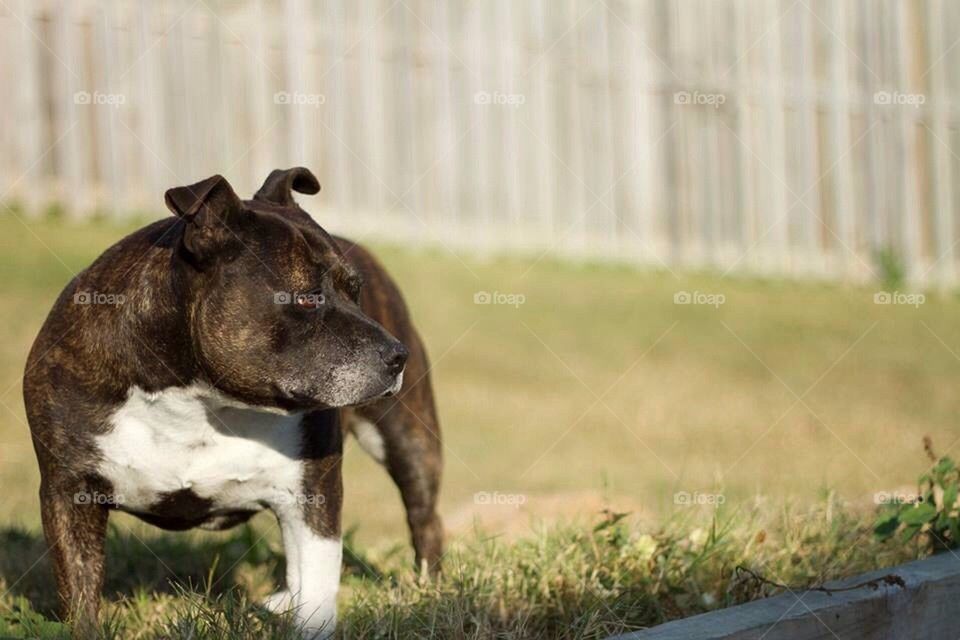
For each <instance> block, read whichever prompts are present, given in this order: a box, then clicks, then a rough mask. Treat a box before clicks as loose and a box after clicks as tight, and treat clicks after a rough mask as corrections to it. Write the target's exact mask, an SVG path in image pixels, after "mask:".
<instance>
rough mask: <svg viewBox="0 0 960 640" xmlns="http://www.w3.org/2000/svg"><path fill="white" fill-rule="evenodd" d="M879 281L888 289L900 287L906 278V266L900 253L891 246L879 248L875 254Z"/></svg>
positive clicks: (893, 289) (894, 289)
mask: <svg viewBox="0 0 960 640" xmlns="http://www.w3.org/2000/svg"><path fill="white" fill-rule="evenodd" d="M875 259H876V262H877V268H878V269H879V273H880V281H881V283H882V285H883V286H884V288H886V289H888V290H890V291H896V290H897V289H900V288H901V287H902V286H903V284H904V283H905V282H906V279H907V268H906V265H904V263H903V259H902V258H901V257H900V254H899V253H897V251H896V250H895V249H893V248H891V247H887V248H884V249H880V250H879V251H877V252H876V254H875Z"/></svg>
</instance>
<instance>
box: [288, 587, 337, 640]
mask: <svg viewBox="0 0 960 640" xmlns="http://www.w3.org/2000/svg"><path fill="white" fill-rule="evenodd" d="M297 619H298V620H299V622H300V623H301V625H302V627H301V629H302V630H303V637H304V638H307V639H309V640H327V638H330V637H332V636H333V631H334V629H335V628H336V626H337V604H336V597H335V596H334V597H332V598H327V599H323V600H319V601H315V602H303V603H300V605H299V607H298V608H297Z"/></svg>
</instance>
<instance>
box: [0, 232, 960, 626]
mask: <svg viewBox="0 0 960 640" xmlns="http://www.w3.org/2000/svg"><path fill="white" fill-rule="evenodd" d="M321 222H323V221H321ZM128 230H129V227H122V226H115V225H113V226H112V225H110V224H106V223H103V224H98V225H83V224H73V223H70V222H68V221H64V220H59V221H51V220H37V221H30V222H29V223H28V225H27V224H23V223H21V222H20V221H19V220H17V219H14V218H13V217H12V216H10V215H9V214H3V215H2V216H0V283H2V284H0V416H2V418H0V487H2V488H3V492H2V495H0V541H2V545H0V549H2V551H0V594H4V592H6V593H5V594H4V595H3V596H2V598H0V611H7V612H9V617H8V619H12V620H15V621H16V622H17V624H16V627H17V633H21V632H22V631H23V630H24V629H25V625H24V624H23V623H25V624H26V625H30V624H34V625H41V626H42V624H43V623H42V622H41V620H47V619H48V617H49V616H50V615H51V614H52V607H53V602H52V599H51V598H52V591H51V587H50V574H49V568H48V567H47V566H46V558H45V557H43V549H44V547H43V545H42V542H41V541H40V540H41V539H40V537H39V510H38V501H37V498H36V495H37V488H38V485H39V479H38V474H37V470H36V462H35V460H34V458H33V452H32V450H31V445H30V442H29V437H28V431H27V427H26V424H25V419H24V414H23V407H22V401H21V399H20V386H19V380H20V376H21V374H22V368H23V362H24V359H25V357H26V353H27V350H28V349H29V346H30V343H31V341H32V339H33V337H34V335H35V334H36V331H37V329H38V327H39V325H40V323H41V322H42V321H43V318H44V316H45V315H46V313H47V311H48V309H49V307H50V304H51V303H52V301H53V299H54V297H55V296H56V295H57V293H58V292H59V290H60V289H61V288H62V286H63V285H64V284H65V283H66V281H67V280H68V279H69V278H70V277H71V276H72V274H73V273H75V272H77V271H79V270H80V269H82V268H83V267H84V266H86V265H87V264H88V263H89V262H90V261H91V260H92V259H93V258H94V257H95V256H96V255H97V254H99V252H100V251H102V250H103V248H105V247H106V246H108V245H109V244H111V243H112V242H114V241H116V240H117V239H118V238H120V237H121V236H122V235H123V234H124V233H125V232H126V231H128ZM377 253H378V255H380V257H381V258H382V260H383V261H384V263H385V264H386V265H387V266H388V268H389V269H390V271H391V272H392V273H393V274H394V276H395V277H396V279H397V280H398V281H399V282H400V284H401V286H402V288H403V290H404V292H405V294H406V296H407V298H408V302H409V304H410V306H411V308H412V311H413V314H414V317H415V319H416V321H417V324H418V326H419V327H420V330H421V333H422V334H423V335H424V337H425V339H426V342H427V344H428V348H429V350H430V353H431V357H432V360H433V363H434V371H433V376H434V382H435V385H436V388H437V395H438V400H439V406H440V412H441V419H442V421H443V426H444V433H445V454H446V471H445V479H444V489H443V491H444V493H443V501H442V505H441V511H442V513H443V515H444V517H445V519H446V521H447V524H448V528H449V529H450V532H451V540H452V544H451V552H450V554H449V555H448V557H447V569H448V570H447V573H446V575H445V576H444V578H443V581H442V582H441V583H440V584H432V583H429V582H423V581H421V580H420V579H419V578H418V577H417V576H416V575H414V574H413V573H412V572H411V571H410V570H409V569H408V565H409V563H410V557H411V554H410V552H409V548H408V545H407V543H406V531H405V528H404V527H403V513H402V510H401V506H400V502H399V498H398V496H397V495H396V491H395V489H394V488H393V487H392V485H391V483H390V481H389V479H388V478H387V477H386V474H385V473H383V471H382V469H380V468H379V467H378V466H377V465H376V464H375V463H373V462H372V461H370V460H369V459H368V458H366V457H365V456H364V455H363V454H362V453H361V452H360V450H359V448H358V447H356V445H355V444H352V443H351V444H348V450H347V452H346V468H345V485H346V507H345V514H344V522H345V525H346V527H347V528H348V529H350V530H352V534H351V538H350V540H351V546H350V549H351V550H352V553H351V554H348V555H349V556H350V563H349V571H348V574H347V576H346V577H345V580H344V587H345V588H344V592H343V596H342V599H341V609H342V618H343V625H342V628H343V629H344V630H345V631H346V633H347V635H351V636H354V635H365V636H371V637H377V636H380V637H405V636H406V635H407V634H409V633H410V632H411V631H414V630H416V631H418V632H424V630H427V631H429V630H433V631H435V633H436V635H438V636H441V637H447V636H453V637H464V638H469V637H490V636H492V635H496V634H500V635H499V637H504V638H514V637H516V638H520V637H553V636H554V635H556V634H557V633H561V632H562V635H564V637H570V638H588V637H602V636H603V635H604V634H606V633H611V632H613V631H616V630H625V629H629V628H637V627H639V626H643V625H649V624H654V623H656V622H659V621H662V620H664V619H668V618H674V617H678V616H682V615H686V614H690V613H694V612H697V611H701V610H704V609H707V608H711V607H715V606H721V605H725V604H730V603H733V602H739V601H742V600H745V599H748V598H751V597H755V596H757V595H759V594H758V592H757V590H756V588H751V587H750V586H749V585H744V584H742V583H738V582H736V581H735V580H733V577H732V576H731V575H730V574H731V571H732V568H733V567H734V566H736V564H738V563H741V562H745V563H748V564H750V565H751V566H753V567H756V568H759V569H762V570H765V571H767V572H768V574H769V575H771V577H773V578H775V579H778V580H779V581H781V582H790V583H798V584H804V583H806V582H807V581H810V580H820V579H823V578H825V577H833V576H839V575H845V574H850V573H853V572H857V571H860V570H865V569H869V568H874V567H878V566H883V565H886V564H891V563H894V562H897V561H899V560H902V559H904V558H907V557H913V556H915V555H916V551H914V550H912V549H902V550H896V549H894V548H889V549H888V548H886V547H878V546H877V544H876V543H874V542H873V541H872V540H870V538H869V535H866V532H867V528H868V527H867V523H868V520H869V513H870V511H871V510H872V508H873V504H872V500H871V498H872V495H873V493H874V492H877V491H881V490H890V489H896V488H900V487H902V486H904V485H909V484H911V483H912V482H913V481H914V479H915V478H916V476H917V475H918V473H919V472H920V471H921V470H922V466H923V465H924V462H925V461H924V456H923V451H922V444H921V439H922V436H924V435H930V436H931V437H932V438H933V439H934V442H935V443H936V445H937V450H938V452H939V453H941V454H943V455H948V454H951V453H953V454H954V455H955V456H956V451H954V449H955V448H956V447H955V445H956V444H957V442H958V440H960V426H958V425H957V422H956V419H955V416H956V400H955V393H956V392H955V389H956V388H957V386H958V384H960V367H958V366H957V359H958V355H957V354H960V302H958V301H957V300H956V299H955V298H954V297H953V296H948V295H935V294H928V296H927V300H926V303H925V304H923V305H921V306H920V307H919V308H913V307H908V306H902V305H876V304H874V303H873V294H874V291H873V289H871V288H862V289H855V288H845V287H840V286H832V285H823V284H796V283H784V282H776V281H760V280H749V279H725V278H721V277H718V276H716V275H710V274H699V275H698V274H693V275H682V276H680V277H674V276H673V275H671V274H669V273H657V272H638V271H635V270H631V269H626V268H618V267H614V266H607V265H579V266H577V265H572V264H565V263H561V262H555V261H551V260H549V259H543V260H540V261H536V262H534V260H532V259H493V258H490V259H485V260H481V259H477V258H468V257H465V256H454V255H451V254H450V253H448V252H444V251H409V250H406V249H400V248H397V247H392V246H378V247H377ZM478 291H489V292H494V291H496V292H501V293H511V294H522V295H523V296H525V302H524V303H523V304H521V305H519V306H516V307H514V306H508V305H476V304H474V303H473V300H474V295H475V294H476V293H477V292H478ZM679 291H687V292H701V293H709V294H722V295H723V296H724V297H725V303H724V304H722V305H720V306H719V307H713V306H706V305H676V304H674V295H675V294H676V293H677V292H679ZM480 492H482V493H483V494H486V495H488V496H489V495H494V494H496V495H499V496H506V497H507V498H508V500H505V501H497V500H493V501H484V500H480V499H478V498H477V496H478V494H480ZM678 492H685V493H686V494H690V495H700V496H707V497H709V498H711V499H713V498H715V497H720V498H721V500H722V501H723V506H722V508H720V509H719V510H718V511H717V512H716V513H714V511H713V510H712V509H710V508H709V507H699V508H697V507H690V506H685V505H682V504H677V503H676V495H677V494H678ZM827 493H829V495H831V496H832V497H831V498H829V499H826V498H824V495H825V494H827ZM518 498H519V499H518ZM490 502H493V504H490ZM498 502H499V503H498ZM520 503H522V504H520ZM783 505H792V506H791V507H790V508H789V509H788V508H786V507H784V506H783ZM603 509H610V510H612V511H615V512H629V513H630V514H631V515H630V516H629V517H627V518H625V519H624V520H622V521H620V522H618V523H616V524H612V525H609V526H606V527H604V528H601V529H600V530H599V531H593V527H594V526H596V525H597V524H598V523H601V524H602V523H603V522H604V520H603V518H604V517H605V516H603V515H599V514H600V513H601V512H602V510H603ZM714 515H716V517H717V522H716V532H717V533H716V534H715V535H713V534H711V532H712V531H713V530H714V529H713V524H712V522H713V521H712V518H713V516H714ZM112 522H114V526H115V530H114V531H113V533H112V535H111V542H110V544H111V547H110V554H109V556H108V566H109V571H110V578H109V581H108V588H107V595H108V599H109V600H110V603H111V604H110V605H109V611H110V612H111V615H110V616H108V624H112V625H114V627H115V628H113V629H112V631H111V630H110V629H108V630H107V631H106V632H105V635H106V637H110V633H113V634H114V637H144V638H151V637H200V638H221V637H222V638H235V637H245V634H247V635H257V633H259V632H255V631H254V629H258V628H259V629H261V631H262V632H263V633H264V634H267V635H275V636H276V637H282V634H284V633H289V632H290V629H289V628H288V627H289V625H287V626H286V627H284V626H283V625H284V624H286V623H284V622H283V621H282V620H280V619H277V618H271V617H269V616H265V615H264V614H263V613H262V612H260V611H259V610H258V609H257V608H256V607H253V606H250V604H249V602H250V600H252V599H256V598H257V597H259V596H261V595H265V594H266V593H268V592H270V591H272V590H273V588H274V587H275V584H276V581H277V579H278V578H279V575H281V573H282V572H281V571H280V567H281V565H282V560H281V558H280V556H279V548H280V547H279V539H278V534H277V531H276V527H275V526H274V523H273V522H272V520H271V519H270V518H269V516H260V517H258V518H256V519H254V521H253V522H252V524H251V525H250V527H247V528H244V529H241V530H235V531H234V532H230V533H226V534H193V533H191V534H160V533H158V532H156V531H155V530H152V529H150V528H149V527H147V526H145V525H142V524H140V523H138V522H136V521H134V520H132V519H130V518H127V517H123V516H120V517H116V518H113V519H112ZM698 530H699V531H700V533H697V531H698ZM761 531H763V532H764V533H763V534H762V535H761V533H760V532H761ZM761 538H763V539H764V541H762V542H760V541H759V540H760V539H761ZM651 547H652V548H654V549H655V551H654V552H652V554H650V553H648V552H649V549H650V548H651ZM35 563H36V564H35ZM214 566H215V570H213V571H212V570H211V567H214ZM24 574H25V575H24ZM177 588H179V589H180V590H179V591H178V590H177ZM751 589H752V590H751ZM207 595H209V599H210V600H215V602H214V603H213V604H211V605H203V606H200V605H199V604H198V602H199V601H198V598H202V599H203V601H204V602H206V601H207V598H206V596H207ZM37 612H38V613H37ZM38 616H43V618H40V617H38ZM242 625H247V626H246V627H244V628H241V627H242ZM258 625H260V626H259V627H258ZM264 625H266V627H264ZM271 625H272V626H271ZM551 625H552V626H551ZM198 629H199V630H201V631H195V630H198ZM264 629H267V631H264ZM192 630H194V631H192ZM268 632H269V633H268ZM4 633H8V634H9V633H13V631H10V630H8V631H4V630H3V629H2V628H0V635H4ZM36 633H39V631H38V632H36ZM53 633H57V631H56V629H54V631H53ZM231 634H232V635H231ZM261 635H262V634H261Z"/></svg>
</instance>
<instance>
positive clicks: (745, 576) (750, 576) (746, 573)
mask: <svg viewBox="0 0 960 640" xmlns="http://www.w3.org/2000/svg"><path fill="white" fill-rule="evenodd" d="M735 572H736V576H737V580H752V581H754V582H756V583H758V584H762V585H763V584H766V585H770V586H771V587H777V588H778V589H786V590H787V591H820V592H821V593H825V594H827V595H828V596H832V595H833V594H835V593H841V592H843V591H855V590H857V589H864V588H867V589H873V590H874V591H876V590H877V589H879V588H880V585H884V584H885V585H888V586H891V587H893V586H896V587H900V588H901V589H906V588H907V585H906V583H905V582H904V581H903V578H901V577H900V576H898V575H897V574H895V573H888V574H887V575H885V576H880V577H879V578H874V579H873V580H864V581H863V582H858V583H857V584H852V585H850V586H848V587H834V588H828V587H825V586H823V585H822V584H820V585H809V586H804V587H798V586H790V585H787V584H781V583H779V582H774V581H773V580H770V579H769V578H765V577H763V576H761V575H760V574H758V573H756V572H754V571H751V570H750V569H748V568H747V567H744V566H743V565H737V568H736V569H735Z"/></svg>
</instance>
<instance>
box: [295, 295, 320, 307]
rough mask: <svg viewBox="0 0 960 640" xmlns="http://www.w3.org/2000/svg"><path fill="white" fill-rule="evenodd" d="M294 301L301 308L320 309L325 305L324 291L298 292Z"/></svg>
mask: <svg viewBox="0 0 960 640" xmlns="http://www.w3.org/2000/svg"><path fill="white" fill-rule="evenodd" d="M294 302H295V303H296V305H297V306H298V307H300V308H301V309H308V310H311V311H312V310H313V309H319V308H320V306H321V305H323V302H324V299H323V294H322V293H298V294H297V297H296V298H295V299H294Z"/></svg>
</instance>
